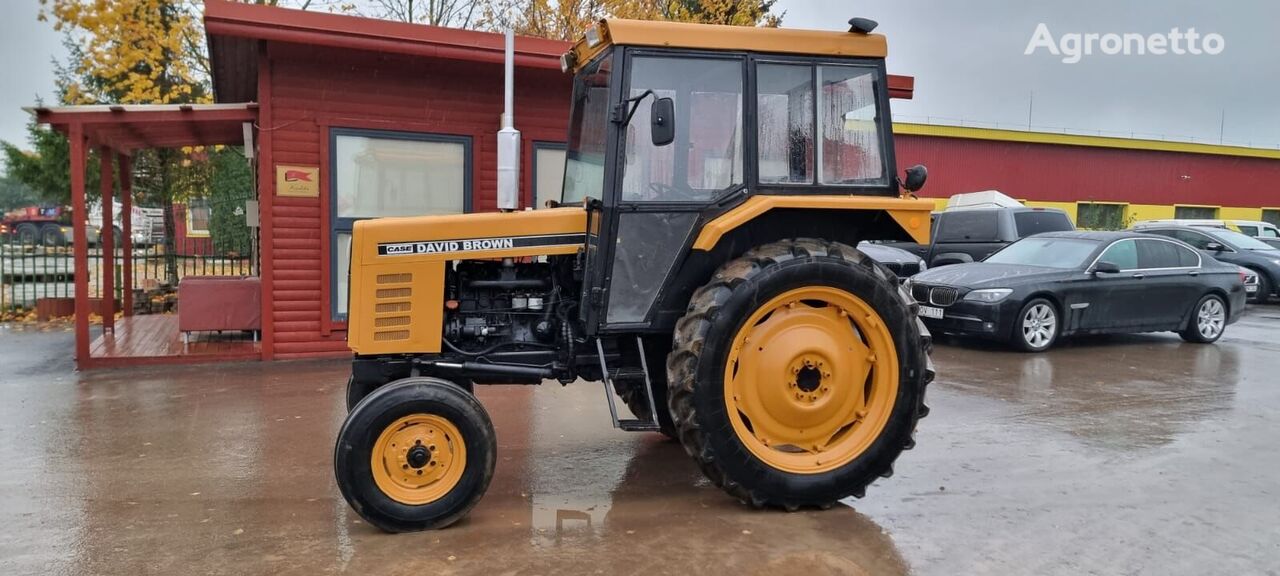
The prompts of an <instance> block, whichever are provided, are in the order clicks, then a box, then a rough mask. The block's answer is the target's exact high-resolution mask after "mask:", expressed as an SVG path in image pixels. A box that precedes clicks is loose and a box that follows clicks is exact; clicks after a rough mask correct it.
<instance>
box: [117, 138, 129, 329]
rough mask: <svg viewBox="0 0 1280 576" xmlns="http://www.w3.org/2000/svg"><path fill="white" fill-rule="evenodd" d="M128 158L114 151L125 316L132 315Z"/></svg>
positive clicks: (122, 305)
mask: <svg viewBox="0 0 1280 576" xmlns="http://www.w3.org/2000/svg"><path fill="white" fill-rule="evenodd" d="M129 160H130V159H129V157H128V156H126V155H124V154H120V153H116V163H118V164H119V165H120V166H119V167H120V225H121V226H120V228H121V230H120V232H121V234H120V235H121V238H120V252H121V253H122V254H123V257H124V260H123V261H122V262H121V263H120V274H121V276H122V280H123V286H122V287H121V288H122V292H123V294H121V296H120V308H121V309H123V311H124V315H125V316H133V167H132V166H131V165H130V162H129Z"/></svg>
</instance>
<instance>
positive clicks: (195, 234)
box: [182, 198, 213, 238]
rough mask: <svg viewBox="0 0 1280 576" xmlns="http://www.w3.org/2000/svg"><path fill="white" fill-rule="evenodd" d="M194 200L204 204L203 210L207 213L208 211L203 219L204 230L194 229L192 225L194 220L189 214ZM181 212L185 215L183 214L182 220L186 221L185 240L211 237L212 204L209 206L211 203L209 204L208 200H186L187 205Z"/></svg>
mask: <svg viewBox="0 0 1280 576" xmlns="http://www.w3.org/2000/svg"><path fill="white" fill-rule="evenodd" d="M195 200H199V201H201V202H203V203H204V208H205V210H208V211H209V214H208V216H207V217H206V218H205V228H204V229H198V228H196V227H195V226H194V225H193V223H194V222H195V220H194V219H193V218H192V217H191V212H192V210H191V206H192V203H193V201H195ZM182 211H183V212H184V213H185V214H184V218H183V219H184V220H186V225H187V238H209V237H211V232H210V228H211V227H212V226H213V204H211V203H210V202H209V199H208V198H191V199H188V200H187V204H186V206H185V207H184V208H183V210H182Z"/></svg>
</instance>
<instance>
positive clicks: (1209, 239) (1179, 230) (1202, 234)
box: [1133, 224, 1280, 303]
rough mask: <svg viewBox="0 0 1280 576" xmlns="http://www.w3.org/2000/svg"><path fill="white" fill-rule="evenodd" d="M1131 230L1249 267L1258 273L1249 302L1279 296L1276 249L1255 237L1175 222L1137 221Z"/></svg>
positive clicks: (1279, 255)
mask: <svg viewBox="0 0 1280 576" xmlns="http://www.w3.org/2000/svg"><path fill="white" fill-rule="evenodd" d="M1133 230H1134V232H1142V233H1144V234H1159V235H1161V236H1167V237H1169V238H1175V239H1177V240H1181V241H1183V242H1186V243H1187V244H1190V245H1191V246H1192V247H1193V248H1195V249H1197V250H1199V251H1201V252H1203V253H1205V254H1208V255H1209V256H1212V257H1213V258H1214V259H1215V260H1221V261H1223V262H1230V263H1232V264H1237V265H1240V266H1244V267H1245V268H1248V269H1250V270H1253V271H1254V273H1256V274H1257V275H1258V290H1257V292H1254V295H1253V301H1254V302H1256V303H1263V302H1266V301H1267V300H1268V299H1270V298H1271V296H1273V295H1274V296H1280V250H1277V249H1276V248H1275V247H1274V246H1271V245H1270V244H1266V243H1263V242H1262V241H1260V240H1258V239H1257V238H1253V237H1251V236H1245V235H1244V234H1241V233H1239V232H1236V231H1234V230H1227V229H1224V228H1205V227H1201V226H1195V227H1192V226H1179V225H1177V224H1161V225H1158V226H1155V225H1152V226H1143V225H1141V224H1139V225H1138V226H1135V227H1134V228H1133Z"/></svg>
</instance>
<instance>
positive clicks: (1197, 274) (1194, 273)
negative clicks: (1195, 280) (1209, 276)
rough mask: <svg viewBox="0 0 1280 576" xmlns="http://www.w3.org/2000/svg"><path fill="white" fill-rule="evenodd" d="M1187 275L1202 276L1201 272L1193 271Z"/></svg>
mask: <svg viewBox="0 0 1280 576" xmlns="http://www.w3.org/2000/svg"><path fill="white" fill-rule="evenodd" d="M1187 275H1188V276H1199V275H1200V271H1199V270H1192V271H1190V272H1187Z"/></svg>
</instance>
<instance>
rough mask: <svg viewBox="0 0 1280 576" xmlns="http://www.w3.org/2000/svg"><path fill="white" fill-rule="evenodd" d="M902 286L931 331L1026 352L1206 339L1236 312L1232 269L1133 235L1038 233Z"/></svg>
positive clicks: (1240, 304)
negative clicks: (1079, 340)
mask: <svg viewBox="0 0 1280 576" xmlns="http://www.w3.org/2000/svg"><path fill="white" fill-rule="evenodd" d="M905 286H906V287H907V290H908V291H909V292H910V293H911V295H912V296H913V297H914V298H915V299H916V301H917V302H919V305H920V317H921V318H922V319H923V320H924V323H925V324H926V325H927V326H928V327H929V329H930V330H931V331H935V332H949V333H954V334H964V335H972V336H981V337H986V338H993V339H998V340H1008V341H1010V342H1011V343H1012V344H1013V345H1014V346H1015V347H1017V348H1020V349H1022V350H1026V351H1030V352H1039V351H1042V350H1046V349H1048V348H1049V347H1050V346H1052V345H1053V343H1054V342H1055V341H1056V340H1057V339H1058V338H1059V337H1061V336H1065V335H1069V334H1082V333H1083V334H1101V333H1116V332H1159V331H1166V330H1169V331H1174V332H1178V333H1179V334H1180V335H1181V336H1182V338H1183V339H1184V340H1186V341H1188V342H1213V341H1215V340H1217V339H1218V338H1219V337H1221V336H1222V332H1223V330H1224V329H1225V328H1226V326H1227V324H1230V323H1232V322H1235V321H1236V320H1237V319H1238V318H1239V317H1240V314H1241V312H1242V311H1243V310H1244V306H1245V289H1244V279H1243V274H1242V273H1241V270H1240V269H1239V267H1237V266H1235V265H1233V264H1226V263H1223V262H1218V261H1217V260H1214V259H1213V258H1206V257H1203V256H1202V255H1201V254H1200V253H1199V252H1197V251H1195V250H1193V249H1192V248H1191V247H1189V246H1187V245H1185V244H1183V243H1181V242H1178V241H1175V240H1171V239H1168V238H1161V237H1157V236H1153V235H1148V234H1137V233H1133V232H1052V233H1047V234H1039V235H1036V236H1032V237H1030V238H1025V239H1023V240H1019V241H1018V242H1015V243H1013V244H1010V245H1009V247H1007V248H1005V249H1004V250H1001V251H999V252H997V253H995V254H993V255H991V256H990V257H989V258H987V259H986V260H985V261H984V262H976V263H972V264H957V265H954V266H945V267H942V268H934V269H931V270H929V271H927V272H921V273H920V274H917V275H916V276H915V277H914V278H911V279H910V280H908V281H907V282H906V284H905Z"/></svg>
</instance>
